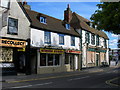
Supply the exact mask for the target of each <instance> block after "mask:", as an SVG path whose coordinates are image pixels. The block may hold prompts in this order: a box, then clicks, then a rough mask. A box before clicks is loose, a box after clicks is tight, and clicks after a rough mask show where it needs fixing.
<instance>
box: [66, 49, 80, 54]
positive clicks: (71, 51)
mask: <svg viewBox="0 0 120 90" xmlns="http://www.w3.org/2000/svg"><path fill="white" fill-rule="evenodd" d="M66 53H75V54H80V53H81V51H75V50H67V51H66Z"/></svg>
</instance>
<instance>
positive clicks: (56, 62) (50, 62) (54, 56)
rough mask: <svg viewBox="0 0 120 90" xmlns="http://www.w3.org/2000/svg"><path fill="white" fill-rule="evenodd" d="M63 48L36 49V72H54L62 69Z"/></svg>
mask: <svg viewBox="0 0 120 90" xmlns="http://www.w3.org/2000/svg"><path fill="white" fill-rule="evenodd" d="M63 57H64V50H62V49H45V48H41V49H40V50H38V69H37V73H38V74H42V73H55V72H62V71H64V67H63Z"/></svg>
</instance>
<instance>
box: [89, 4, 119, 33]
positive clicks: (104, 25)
mask: <svg viewBox="0 0 120 90" xmlns="http://www.w3.org/2000/svg"><path fill="white" fill-rule="evenodd" d="M97 6H98V10H96V11H95V13H94V14H93V15H92V16H91V18H90V19H91V20H92V21H93V23H94V24H95V25H97V26H98V27H97V29H98V30H105V31H108V32H112V33H114V34H120V2H103V3H101V4H97Z"/></svg>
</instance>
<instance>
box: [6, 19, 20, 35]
mask: <svg viewBox="0 0 120 90" xmlns="http://www.w3.org/2000/svg"><path fill="white" fill-rule="evenodd" d="M8 34H14V35H17V34H18V19H14V18H9V19H8Z"/></svg>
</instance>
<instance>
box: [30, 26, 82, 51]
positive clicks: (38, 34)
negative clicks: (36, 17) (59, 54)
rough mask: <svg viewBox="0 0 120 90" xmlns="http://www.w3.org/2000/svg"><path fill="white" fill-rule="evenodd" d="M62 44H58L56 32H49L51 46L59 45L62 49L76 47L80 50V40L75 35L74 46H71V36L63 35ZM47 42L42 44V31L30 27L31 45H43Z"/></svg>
mask: <svg viewBox="0 0 120 90" xmlns="http://www.w3.org/2000/svg"><path fill="white" fill-rule="evenodd" d="M64 39H65V40H64V45H59V35H58V33H54V32H51V44H50V45H52V46H57V47H60V46H62V47H63V49H78V50H80V46H79V43H80V40H79V37H75V46H71V36H70V35H65V36H64ZM45 45H48V44H44V31H43V30H38V29H34V28H31V46H33V47H43V46H45Z"/></svg>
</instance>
